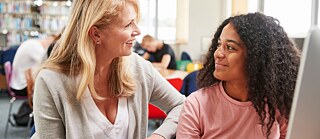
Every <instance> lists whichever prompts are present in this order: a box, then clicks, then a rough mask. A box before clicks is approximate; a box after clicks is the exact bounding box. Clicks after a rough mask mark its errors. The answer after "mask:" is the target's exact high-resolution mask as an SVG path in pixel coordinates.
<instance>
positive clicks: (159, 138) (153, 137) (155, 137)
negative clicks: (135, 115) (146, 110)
mask: <svg viewBox="0 0 320 139" xmlns="http://www.w3.org/2000/svg"><path fill="white" fill-rule="evenodd" d="M146 139H165V138H164V137H162V136H161V135H158V134H152V135H151V136H150V137H147V138H146Z"/></svg>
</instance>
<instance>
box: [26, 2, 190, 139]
mask: <svg viewBox="0 0 320 139" xmlns="http://www.w3.org/2000/svg"><path fill="white" fill-rule="evenodd" d="M138 17H139V8H138V5H137V1H135V0H75V1H74V2H73V8H72V11H71V14H70V20H69V23H68V24H67V26H66V28H65V30H64V32H63V34H62V36H61V39H60V40H59V41H58V43H57V44H58V45H57V46H56V47H55V48H54V50H53V51H52V54H51V56H50V57H49V59H48V60H47V61H46V62H45V63H44V64H43V65H42V69H41V70H40V72H39V74H38V76H37V79H36V82H35V94H34V115H35V127H36V133H35V134H34V135H33V136H32V138H41V139H44V138H68V139H91V138H95V139H102V138H103V139H144V138H146V135H147V124H148V118H147V117H148V110H147V109H148V103H149V102H151V103H154V104H155V105H157V106H159V107H160V108H162V109H163V110H164V111H165V112H167V113H168V116H167V118H166V120H165V121H164V122H163V124H162V125H161V126H160V127H159V128H158V129H157V130H156V131H155V132H154V133H153V134H152V135H151V136H150V137H148V138H150V139H151V138H154V139H156V138H159V139H163V138H171V137H172V136H174V134H175V132H176V126H177V120H178V116H179V113H180V110H181V107H182V104H183V102H184V100H185V98H184V97H183V96H182V95H181V94H179V92H177V91H176V90H175V89H174V88H173V87H172V86H171V85H170V84H169V83H168V82H167V81H166V80H165V79H164V78H163V77H162V76H161V75H160V74H159V73H158V72H157V71H156V70H155V69H154V68H153V66H152V64H151V63H149V62H146V61H145V60H144V59H143V58H141V57H140V56H138V55H136V54H134V53H132V52H131V47H132V46H133V44H134V40H135V37H136V36H137V35H139V34H140V29H139V28H138V26H137V23H136V21H137V19H138Z"/></svg>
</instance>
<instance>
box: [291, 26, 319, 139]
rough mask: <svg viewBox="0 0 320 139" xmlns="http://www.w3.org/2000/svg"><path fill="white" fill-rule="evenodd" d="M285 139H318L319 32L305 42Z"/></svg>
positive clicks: (317, 30) (313, 30) (311, 32)
mask: <svg viewBox="0 0 320 139" xmlns="http://www.w3.org/2000/svg"><path fill="white" fill-rule="evenodd" d="M286 139H320V29H319V28H316V27H313V28H311V29H310V31H309V34H308V36H307V37H306V39H305V42H304V46H303V50H302V57H301V62H300V68H299V73H298V78H297V83H296V88H295V92H294V97H293V102H292V108H291V113H290V118H289V125H288V132H287V137H286Z"/></svg>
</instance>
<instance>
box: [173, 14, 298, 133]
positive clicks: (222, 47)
mask: <svg viewBox="0 0 320 139" xmlns="http://www.w3.org/2000/svg"><path fill="white" fill-rule="evenodd" d="M299 64H300V51H299V50H298V49H297V48H296V47H295V45H294V43H293V42H292V41H291V40H290V38H289V37H288V35H287V33H286V32H285V31H284V29H283V28H282V27H281V26H280V24H279V21H278V20H277V19H275V18H273V17H270V16H266V15H264V14H262V13H249V14H245V15H238V16H234V17H230V18H228V19H226V20H225V21H224V22H223V23H222V24H221V25H220V26H219V28H218V29H217V31H216V33H215V35H214V38H213V39H212V45H211V47H210V49H209V52H208V54H207V57H206V60H205V62H204V67H203V69H201V70H200V71H199V74H198V87H199V88H201V89H200V90H198V91H196V92H194V93H192V94H191V95H190V96H189V97H188V98H187V101H186V102H185V104H184V106H183V109H182V111H181V113H180V118H179V122H178V128H177V138H179V139H180V138H192V139H195V138H210V139H211V138H224V139H231V138H241V139H244V138H245V139H262V138H269V139H279V138H285V136H286V131H287V124H288V118H289V114H290V109H291V103H292V98H293V94H294V89H295V83H296V79H297V74H298V69H299Z"/></svg>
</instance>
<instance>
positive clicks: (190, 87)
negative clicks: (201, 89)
mask: <svg viewBox="0 0 320 139" xmlns="http://www.w3.org/2000/svg"><path fill="white" fill-rule="evenodd" d="M198 72H199V71H198V70H196V71H193V72H191V73H189V74H188V75H187V76H186V77H185V78H184V79H183V83H182V88H181V90H180V93H181V94H183V95H185V96H186V97H187V96H189V95H190V94H191V93H192V92H194V91H196V90H198V87H197V75H198Z"/></svg>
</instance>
